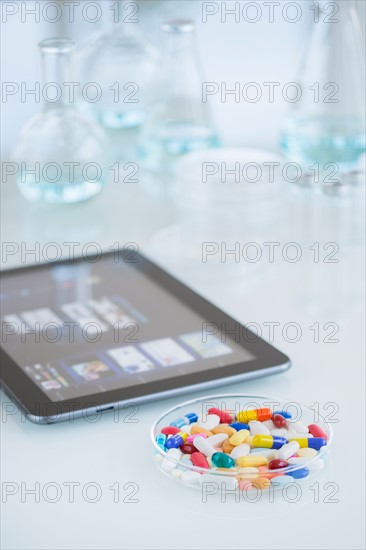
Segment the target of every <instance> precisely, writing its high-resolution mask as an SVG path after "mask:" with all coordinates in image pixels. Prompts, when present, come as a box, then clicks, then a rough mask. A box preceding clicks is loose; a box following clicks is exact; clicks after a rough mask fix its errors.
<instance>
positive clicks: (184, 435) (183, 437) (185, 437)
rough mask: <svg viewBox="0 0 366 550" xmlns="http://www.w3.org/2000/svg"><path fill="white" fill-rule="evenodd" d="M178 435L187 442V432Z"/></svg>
mask: <svg viewBox="0 0 366 550" xmlns="http://www.w3.org/2000/svg"><path fill="white" fill-rule="evenodd" d="M177 435H180V437H181V438H182V439H183V441H186V439H187V437H188V436H189V434H187V432H179V433H178V434H177Z"/></svg>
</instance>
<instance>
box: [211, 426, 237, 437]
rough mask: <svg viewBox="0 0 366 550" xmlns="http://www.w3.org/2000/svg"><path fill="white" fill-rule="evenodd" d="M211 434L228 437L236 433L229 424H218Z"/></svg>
mask: <svg viewBox="0 0 366 550" xmlns="http://www.w3.org/2000/svg"><path fill="white" fill-rule="evenodd" d="M212 433H213V434H227V435H228V436H229V437H231V436H232V435H234V434H235V433H236V430H234V428H231V427H230V426H229V424H219V425H218V426H216V428H214V429H213V430H212Z"/></svg>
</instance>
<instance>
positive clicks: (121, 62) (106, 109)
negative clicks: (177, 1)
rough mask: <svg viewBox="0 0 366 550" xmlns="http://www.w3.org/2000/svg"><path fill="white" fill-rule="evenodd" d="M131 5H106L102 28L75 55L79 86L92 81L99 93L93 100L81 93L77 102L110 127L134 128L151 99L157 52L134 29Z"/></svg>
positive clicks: (135, 18) (142, 120)
mask: <svg viewBox="0 0 366 550" xmlns="http://www.w3.org/2000/svg"><path fill="white" fill-rule="evenodd" d="M135 7H136V5H135V4H134V3H133V2H126V1H122V0H119V1H118V2H114V3H113V5H111V6H109V8H110V10H111V14H110V15H109V23H108V25H107V29H106V31H105V32H102V33H101V34H100V36H99V37H98V38H97V39H96V40H95V41H93V42H92V43H90V44H88V46H86V47H85V49H84V50H83V51H81V52H80V56H79V65H80V73H81V80H82V86H83V89H84V90H85V86H86V85H88V84H89V83H92V82H94V83H96V85H97V87H98V91H99V94H100V99H99V100H98V101H97V102H95V103H94V102H90V101H88V100H87V98H85V97H81V98H80V101H81V104H82V105H83V108H84V109H85V110H86V111H87V112H88V113H90V114H91V115H92V116H93V117H95V118H96V120H97V121H98V122H100V123H101V124H102V125H103V126H105V127H106V128H110V129H125V128H126V129H127V128H138V127H139V126H140V125H141V124H142V123H143V122H144V121H145V118H146V115H147V111H148V107H149V104H150V101H151V95H152V88H153V79H154V74H155V69H156V63H157V59H158V54H157V51H156V49H155V48H154V47H153V46H152V45H151V44H150V43H149V42H148V41H147V40H145V38H144V37H143V36H141V34H140V33H139V32H138V24H139V20H138V17H137V15H136V14H135ZM84 93H86V92H84Z"/></svg>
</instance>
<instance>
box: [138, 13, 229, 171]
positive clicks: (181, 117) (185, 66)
mask: <svg viewBox="0 0 366 550" xmlns="http://www.w3.org/2000/svg"><path fill="white" fill-rule="evenodd" d="M162 33H163V59H162V64H161V69H160V75H159V85H158V89H157V97H156V99H155V103H154V105H153V107H152V110H151V113H150V114H149V117H148V119H147V121H146V124H145V126H144V128H143V130H142V135H141V140H140V144H139V156H140V158H141V160H142V161H143V164H144V166H145V167H146V168H147V169H149V170H151V171H153V172H167V173H169V172H170V171H171V168H172V167H173V166H174V161H175V160H176V159H177V158H179V157H180V156H181V155H184V154H186V153H189V152H191V151H197V150H201V149H208V148H212V147H218V146H219V145H220V143H219V139H218V136H217V134H216V131H215V130H214V128H213V126H212V123H211V119H210V114H209V110H208V106H207V103H203V101H202V83H203V81H204V78H203V77H202V71H201V67H200V63H199V60H198V56H197V53H196V46H195V32H194V23H193V21H191V20H185V19H177V20H171V21H167V22H165V23H164V24H163V25H162Z"/></svg>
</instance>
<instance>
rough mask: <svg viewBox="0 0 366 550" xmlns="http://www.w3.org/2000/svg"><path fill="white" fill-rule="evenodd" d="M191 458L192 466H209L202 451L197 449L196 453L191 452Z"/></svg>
mask: <svg viewBox="0 0 366 550" xmlns="http://www.w3.org/2000/svg"><path fill="white" fill-rule="evenodd" d="M191 460H192V464H194V466H199V467H200V468H209V465H208V462H207V460H206V457H205V455H204V454H203V453H200V452H198V451H197V452H196V453H192V454H191Z"/></svg>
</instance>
